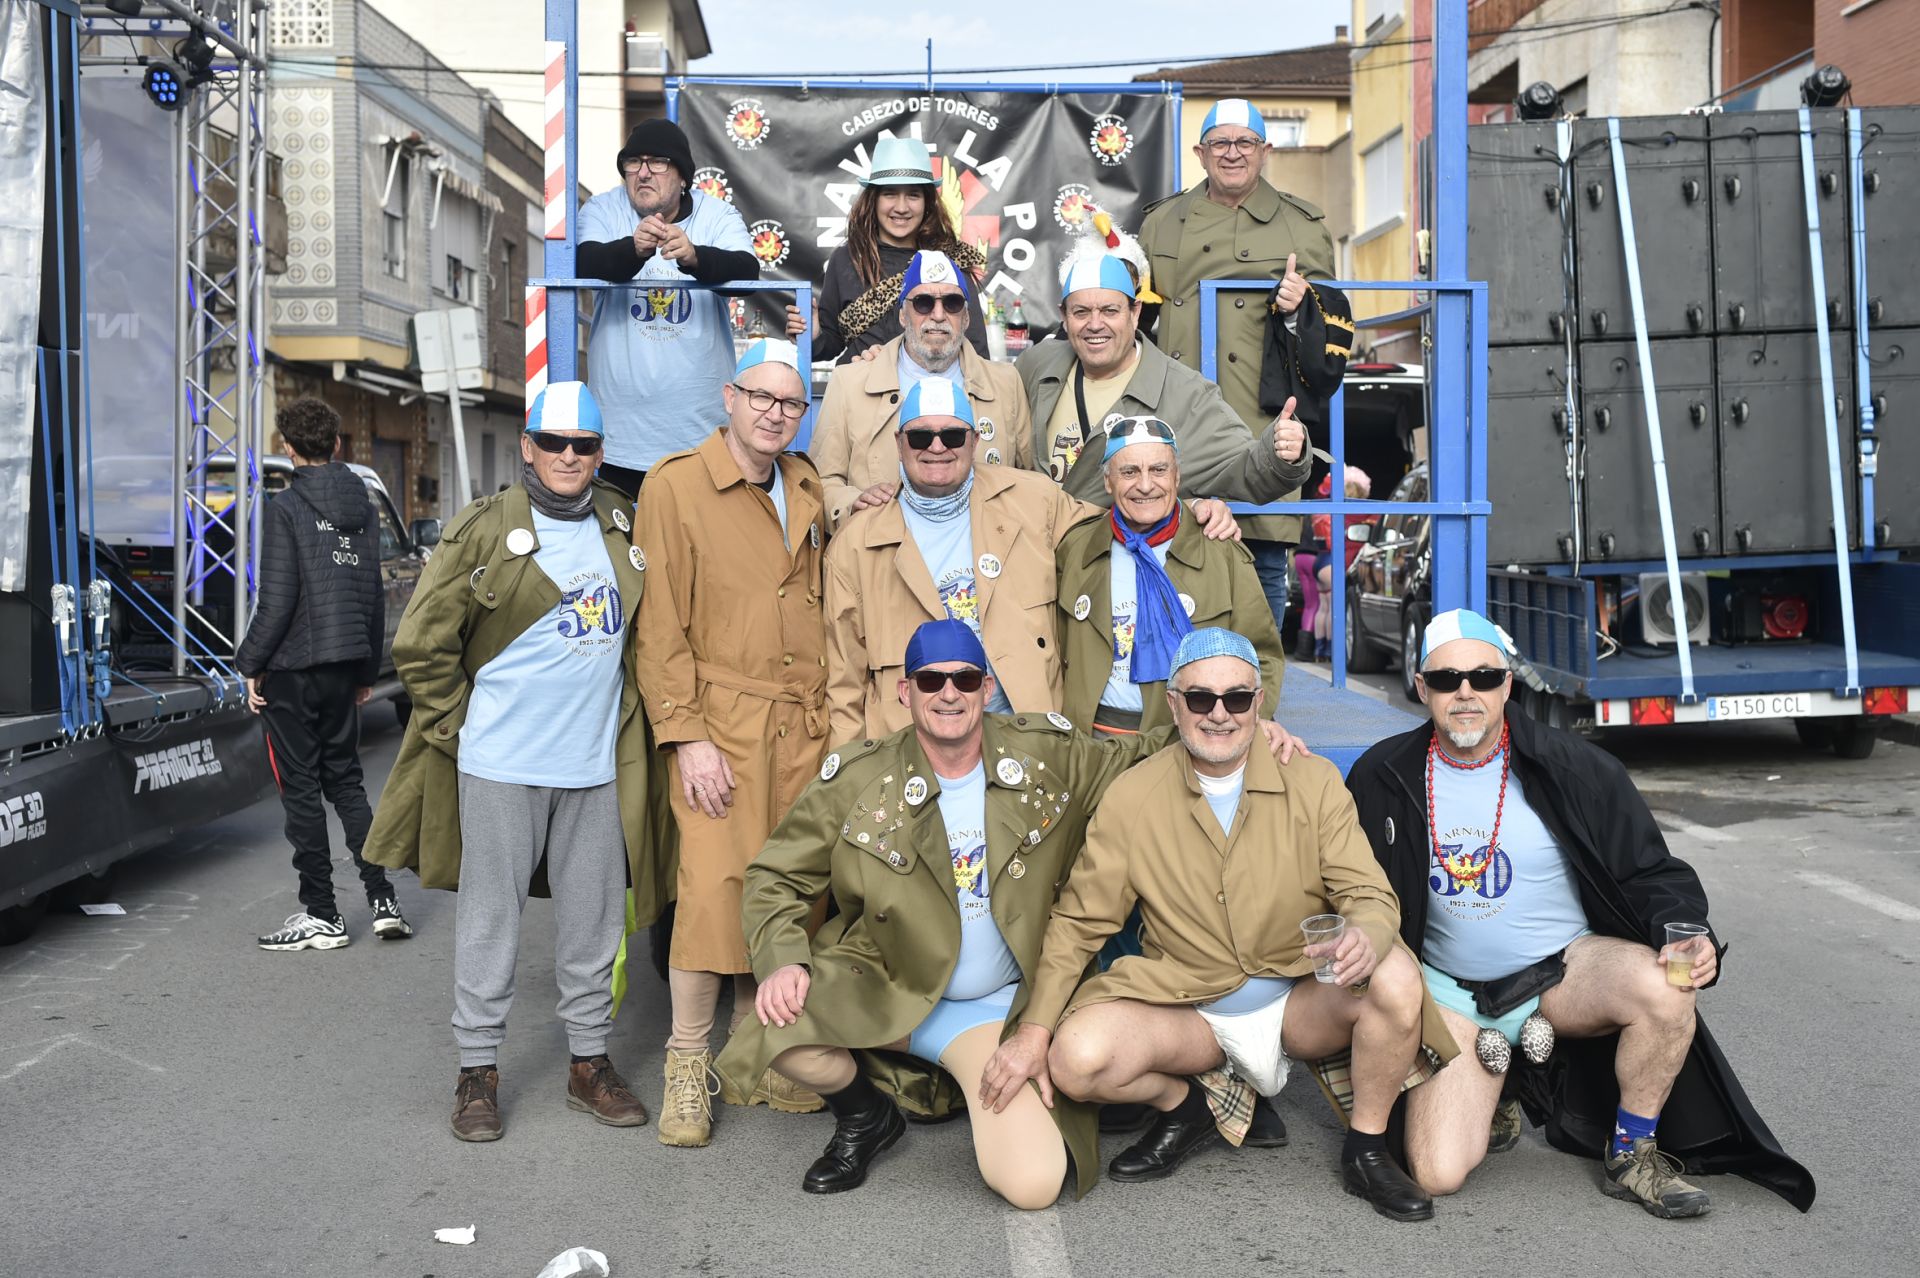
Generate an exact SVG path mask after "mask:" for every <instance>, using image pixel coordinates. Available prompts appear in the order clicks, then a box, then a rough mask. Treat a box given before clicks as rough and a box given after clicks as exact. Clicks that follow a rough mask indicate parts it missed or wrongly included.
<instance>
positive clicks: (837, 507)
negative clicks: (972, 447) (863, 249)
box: [807, 249, 1033, 528]
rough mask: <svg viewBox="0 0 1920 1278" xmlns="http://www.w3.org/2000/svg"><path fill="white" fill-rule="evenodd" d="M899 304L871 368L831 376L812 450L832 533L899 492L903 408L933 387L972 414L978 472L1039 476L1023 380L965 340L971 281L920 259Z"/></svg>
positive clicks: (946, 264) (929, 257)
mask: <svg viewBox="0 0 1920 1278" xmlns="http://www.w3.org/2000/svg"><path fill="white" fill-rule="evenodd" d="M896 304H897V306H898V309H899V312H900V335H899V336H897V337H895V338H893V339H892V340H891V341H888V342H886V343H885V344H883V345H881V346H880V347H879V348H878V350H877V353H876V354H875V355H874V356H873V357H872V358H871V359H867V360H855V361H853V362H852V363H850V364H843V365H841V366H840V367H839V368H836V369H834V370H833V376H832V377H830V378H829V379H828V380H827V394H826V398H825V399H824V400H823V401H822V402H821V405H820V417H819V420H818V421H817V422H816V423H815V425H814V430H813V441H812V443H811V444H810V445H809V446H808V449H807V453H808V455H809V456H810V457H812V458H813V459H814V463H815V464H816V465H818V466H819V467H820V478H821V480H822V482H824V483H825V484H826V490H827V517H828V520H829V522H830V523H831V524H832V526H833V527H835V528H838V527H839V526H840V524H841V522H842V521H843V520H845V519H846V517H847V516H848V515H850V514H851V513H853V511H854V510H855V509H857V503H858V502H859V501H860V498H861V496H862V494H869V495H870V500H872V501H882V500H885V499H886V498H887V497H890V496H891V495H892V494H893V493H894V492H895V491H897V490H898V488H899V486H900V455H899V451H898V450H897V449H896V448H895V447H894V433H895V432H896V431H897V430H898V429H899V424H900V407H901V400H902V399H903V398H904V397H905V396H907V395H909V394H910V393H911V392H912V391H913V388H914V387H915V386H917V385H919V384H920V383H921V382H922V381H924V380H926V379H928V378H940V379H943V380H946V381H948V382H951V383H952V384H953V385H954V386H955V387H956V388H958V389H959V390H960V392H961V393H962V395H963V396H964V397H965V398H966V399H969V400H971V401H972V402H973V404H974V405H975V419H974V426H975V431H976V433H977V434H978V435H979V438H980V457H979V461H980V462H981V464H983V465H988V466H993V465H1000V464H1005V465H1008V466H1014V467H1020V468H1025V469H1031V468H1032V466H1033V422H1032V419H1031V418H1030V417H1029V416H1028V414H1027V396H1026V392H1025V391H1024V390H1022V389H1021V387H1020V374H1018V373H1016V372H1014V370H1013V366H1012V365H1010V364H996V363H993V362H992V361H990V360H987V359H983V358H982V357H981V356H980V355H979V354H977V353H976V352H975V351H974V349H973V347H972V346H970V345H969V344H968V342H967V340H966V334H967V317H968V315H969V314H972V313H975V312H977V311H978V309H979V308H978V307H977V306H975V305H974V304H973V301H972V290H971V288H970V286H969V285H968V283H967V277H966V274H965V272H963V271H961V270H960V269H959V268H958V267H957V266H956V265H955V263H954V262H953V260H952V259H951V258H949V257H948V256H947V255H946V254H945V253H938V252H933V251H930V250H926V249H922V250H921V251H920V252H917V253H915V254H914V255H913V258H912V260H911V261H910V262H909V263H908V265H907V270H906V274H905V275H904V277H903V278H902V281H901V284H900V296H899V299H898V301H897V303H896Z"/></svg>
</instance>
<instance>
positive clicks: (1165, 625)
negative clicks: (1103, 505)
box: [1107, 502, 1193, 683]
mask: <svg viewBox="0 0 1920 1278" xmlns="http://www.w3.org/2000/svg"><path fill="white" fill-rule="evenodd" d="M1107 522H1108V524H1109V525H1110V526H1111V527H1112V528H1113V537H1114V540H1115V541H1117V542H1119V543H1120V544H1121V545H1123V546H1125V547H1126V548H1127V550H1128V551H1129V552H1131V553H1132V555H1133V564H1134V568H1133V577H1134V591H1133V593H1134V600H1135V606H1134V612H1133V667H1132V674H1133V681H1134V682H1135V683H1160V682H1163V681H1164V680H1165V679H1166V678H1167V674H1168V672H1169V671H1170V670H1171V668H1172V666H1173V654H1174V650H1175V649H1177V648H1178V647H1179V646H1180V640H1181V639H1182V638H1184V637H1185V636H1186V635H1187V634H1188V633H1189V632H1190V631H1191V630H1192V629H1193V622H1192V621H1191V620H1190V619H1189V618H1188V617H1187V610H1186V609H1185V608H1184V607H1182V606H1181V603H1180V592H1179V591H1177V590H1175V589H1174V588H1173V581H1172V579H1171V578H1169V577H1168V576H1167V569H1166V566H1165V565H1164V564H1162V563H1161V562H1160V556H1158V555H1156V554H1154V553H1153V548H1154V546H1155V544H1157V543H1159V542H1169V541H1172V540H1173V534H1174V533H1175V532H1176V531H1177V530H1178V529H1179V527H1180V503H1179V502H1175V503H1174V505H1173V513H1171V514H1169V515H1168V516H1167V517H1166V518H1165V519H1163V520H1161V521H1160V522H1159V523H1157V524H1155V525H1154V526H1153V527H1151V528H1149V529H1147V531H1145V532H1143V533H1142V532H1135V531H1134V530H1133V529H1131V528H1129V527H1128V526H1127V524H1126V521H1125V520H1123V519H1121V518H1120V512H1119V511H1110V512H1108V515H1107Z"/></svg>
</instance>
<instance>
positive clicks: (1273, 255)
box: [1140, 98, 1350, 625]
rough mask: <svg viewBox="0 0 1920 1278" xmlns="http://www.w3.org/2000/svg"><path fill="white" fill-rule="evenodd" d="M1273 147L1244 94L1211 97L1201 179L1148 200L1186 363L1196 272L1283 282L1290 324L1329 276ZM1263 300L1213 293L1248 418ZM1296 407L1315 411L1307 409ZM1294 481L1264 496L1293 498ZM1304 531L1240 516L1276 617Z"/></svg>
mask: <svg viewBox="0 0 1920 1278" xmlns="http://www.w3.org/2000/svg"><path fill="white" fill-rule="evenodd" d="M1272 149H1273V148H1272V147H1270V146H1269V145H1268V144H1267V125H1266V121H1265V120H1263V119H1262V118H1261V116H1260V111H1259V109H1258V108H1257V107H1255V106H1254V105H1253V104H1252V103H1251V102H1248V101H1247V100H1246V99H1245V98H1227V99H1224V100H1222V101H1220V102H1218V103H1215V104H1214V106H1213V108H1212V109H1211V110H1210V111H1208V112H1207V116H1206V119H1204V120H1203V121H1201V124H1200V141H1199V142H1198V143H1196V144H1195V145H1194V148H1193V153H1194V156H1195V157H1196V158H1197V159H1198V160H1199V161H1200V167H1201V168H1202V169H1203V170H1204V171H1205V172H1206V177H1205V178H1204V179H1203V180H1201V181H1200V182H1198V183H1196V184H1194V185H1193V186H1191V187H1189V188H1188V189H1187V190H1185V191H1182V192H1181V193H1180V194H1178V195H1175V196H1172V197H1170V198H1168V199H1165V200H1162V201H1160V202H1159V203H1158V204H1154V205H1151V206H1149V208H1148V210H1147V212H1146V215H1145V216H1144V217H1143V218H1142V219H1141V222H1140V243H1141V245H1142V247H1144V248H1145V249H1146V252H1147V257H1148V260H1149V261H1150V262H1151V263H1152V265H1153V280H1154V287H1155V288H1157V289H1158V290H1159V291H1160V293H1161V294H1163V295H1164V296H1165V298H1166V302H1165V304H1164V305H1162V306H1161V308H1160V318H1159V325H1158V327H1157V328H1156V329H1155V340H1156V341H1157V342H1158V343H1159V345H1160V349H1161V350H1163V351H1165V352H1166V353H1167V354H1168V355H1169V356H1170V357H1172V358H1173V359H1174V360H1175V361H1177V362H1179V363H1181V364H1184V365H1186V366H1187V367H1188V368H1192V369H1196V370H1197V369H1198V368H1199V367H1200V357H1201V351H1200V281H1202V280H1207V279H1238V280H1245V279H1254V280H1258V279H1268V280H1273V281H1274V282H1275V283H1276V284H1278V285H1279V290H1278V293H1277V294H1276V295H1275V296H1274V297H1273V299H1272V304H1273V305H1274V306H1275V307H1277V308H1278V309H1279V311H1280V313H1281V314H1283V315H1284V316H1285V317H1286V321H1287V323H1288V324H1289V325H1291V324H1293V323H1294V322H1295V314H1296V312H1297V311H1298V310H1299V308H1300V304H1301V300H1302V299H1303V298H1304V297H1305V296H1306V294H1307V280H1308V279H1309V278H1313V279H1323V280H1324V279H1332V278H1333V272H1334V255H1333V237H1332V236H1331V235H1329V234H1328V233H1327V224H1326V220H1325V219H1326V215H1325V214H1324V213H1323V212H1321V210H1320V209H1319V208H1317V207H1316V206H1314V205H1312V204H1309V203H1308V202H1307V201H1305V200H1303V199H1301V198H1300V197H1299V196H1297V195H1291V194H1289V193H1287V192H1285V191H1282V190H1279V189H1278V188H1276V187H1275V186H1274V185H1273V184H1272V183H1271V182H1269V181H1267V180H1266V178H1265V177H1263V176H1261V171H1262V169H1263V168H1264V167H1265V165H1266V159H1267V155H1268V153H1269V152H1270V151H1271V150H1272ZM1267 306H1268V298H1267V297H1266V296H1264V295H1262V294H1259V293H1235V292H1227V293H1221V294H1220V295H1219V300H1218V303H1217V305H1216V308H1215V309H1216V313H1217V318H1218V322H1219V328H1218V330H1217V333H1218V336H1217V338H1216V342H1217V349H1216V352H1215V360H1216V363H1215V366H1214V378H1215V380H1216V381H1218V382H1219V384H1220V391H1221V393H1222V394H1223V395H1224V396H1225V397H1226V401H1227V404H1228V406H1229V407H1231V408H1232V409H1233V411H1234V412H1235V413H1236V414H1238V415H1239V417H1240V419H1241V420H1242V421H1245V422H1249V423H1252V422H1258V421H1261V420H1263V419H1264V417H1265V414H1264V413H1263V412H1262V411H1261V408H1260V373H1261V365H1262V360H1263V353H1264V350H1265V345H1266V319H1267V314H1268V310H1267ZM1348 344H1350V343H1348ZM1301 416H1302V417H1304V418H1306V419H1307V420H1315V421H1317V420H1319V418H1318V417H1317V416H1316V415H1315V414H1314V412H1312V411H1311V410H1309V411H1306V412H1303V413H1302V414H1301ZM1176 424H1178V423H1177V422H1176ZM1298 487H1299V486H1298V484H1295V485H1293V486H1292V488H1291V490H1290V491H1288V492H1287V493H1285V494H1284V495H1279V496H1276V497H1275V498H1268V499H1267V500H1269V501H1271V500H1291V499H1293V498H1296V497H1298V496H1299V491H1298ZM1299 540H1300V520H1299V518H1298V517H1297V516H1291V515H1268V516H1260V515H1256V516H1252V517H1251V519H1250V520H1249V522H1248V524H1247V541H1248V548H1249V549H1250V550H1252V551H1253V555H1254V562H1255V564H1256V565H1257V566H1258V568H1259V570H1260V580H1261V582H1262V584H1263V585H1264V586H1265V588H1266V592H1267V601H1268V603H1269V605H1270V606H1271V607H1272V608H1273V615H1274V618H1275V624H1276V625H1277V624H1279V618H1281V617H1282V616H1283V615H1284V614H1285V613H1286V610H1287V547H1288V546H1289V545H1291V544H1292V543H1294V542H1297V541H1299Z"/></svg>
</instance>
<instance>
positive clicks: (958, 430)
mask: <svg viewBox="0 0 1920 1278" xmlns="http://www.w3.org/2000/svg"><path fill="white" fill-rule="evenodd" d="M901 434H903V435H905V436H906V437H907V447H908V448H911V449H912V450H913V451H914V452H916V453H918V452H922V451H924V450H926V449H929V448H932V447H933V441H934V440H935V439H936V438H937V439H939V441H940V442H941V443H942V444H944V445H945V446H946V449H947V451H948V452H950V453H957V452H959V451H960V450H961V449H962V448H965V447H966V445H967V439H968V437H969V436H971V435H972V434H973V429H972V428H971V427H968V426H943V427H941V428H940V429H939V430H912V429H908V430H905V431H902V432H901Z"/></svg>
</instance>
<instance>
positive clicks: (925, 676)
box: [913, 670, 987, 697]
mask: <svg viewBox="0 0 1920 1278" xmlns="http://www.w3.org/2000/svg"><path fill="white" fill-rule="evenodd" d="M986 677H987V673H986V671H984V670H916V671H914V672H913V686H914V687H916V688H918V689H920V691H922V692H924V693H926V694H927V695H928V696H929V697H933V696H938V695H939V693H940V690H941V689H942V688H944V687H946V686H947V681H948V680H952V681H953V690H954V691H955V692H978V691H980V685H981V683H982V682H983V681H985V679H986Z"/></svg>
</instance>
